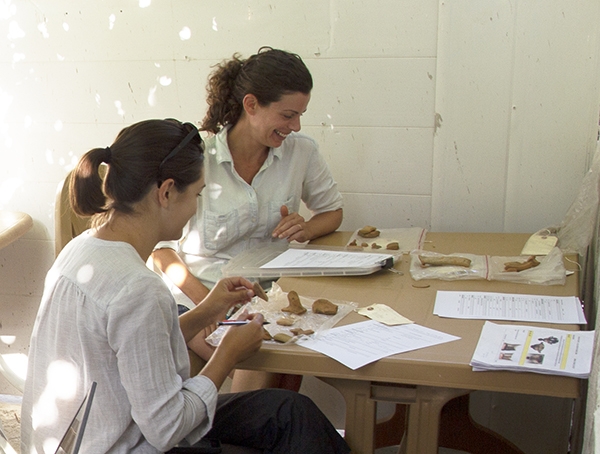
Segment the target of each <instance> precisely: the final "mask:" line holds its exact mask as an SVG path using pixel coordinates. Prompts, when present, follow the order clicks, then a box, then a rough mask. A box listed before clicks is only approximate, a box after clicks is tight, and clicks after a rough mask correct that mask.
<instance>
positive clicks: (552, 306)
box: [433, 290, 586, 324]
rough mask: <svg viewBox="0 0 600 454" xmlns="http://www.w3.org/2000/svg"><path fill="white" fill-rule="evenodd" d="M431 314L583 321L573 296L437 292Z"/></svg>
mask: <svg viewBox="0 0 600 454" xmlns="http://www.w3.org/2000/svg"><path fill="white" fill-rule="evenodd" d="M433 313H434V314H435V315H439V316H440V317H449V318H469V319H483V320H513V321H519V320H520V321H527V322H542V323H574V324H584V323H586V321H585V315H584V313H583V308H582V307H581V302H580V301H579V298H577V297H575V296H545V295H522V294H512V293H487V292H448V291H441V290H440V291H438V292H437V295H436V297H435V306H434V308H433Z"/></svg>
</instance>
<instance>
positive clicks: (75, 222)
mask: <svg viewBox="0 0 600 454" xmlns="http://www.w3.org/2000/svg"><path fill="white" fill-rule="evenodd" d="M101 169H102V170H101V174H102V175H103V174H104V172H105V170H104V169H105V167H104V166H102V167H101ZM70 179H71V172H69V173H68V174H67V177H66V178H65V179H64V180H63V181H62V182H61V183H60V184H59V185H58V190H57V191H56V203H55V205H54V252H55V255H56V256H58V254H59V253H60V251H62V249H63V248H64V247H65V246H66V245H67V243H68V242H69V241H71V240H72V239H73V238H75V237H76V236H77V235H79V234H80V233H82V232H83V231H85V230H87V229H88V228H89V227H90V218H89V217H81V216H78V215H77V214H75V212H74V211H73V210H72V209H71V203H70V201H69V181H70Z"/></svg>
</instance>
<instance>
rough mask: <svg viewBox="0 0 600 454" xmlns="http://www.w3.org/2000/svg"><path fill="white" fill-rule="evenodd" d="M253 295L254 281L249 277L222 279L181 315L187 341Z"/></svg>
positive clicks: (180, 319) (181, 323) (182, 330)
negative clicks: (194, 305)
mask: <svg viewBox="0 0 600 454" xmlns="http://www.w3.org/2000/svg"><path fill="white" fill-rule="evenodd" d="M253 296H254V292H253V291H252V283H251V282H250V281H248V280H247V279H244V278H241V277H232V278H225V279H221V280H220V281H219V282H217V283H216V284H215V286H214V287H213V289H212V290H211V291H210V293H209V294H208V295H207V297H206V298H204V300H202V301H201V302H200V303H199V304H198V305H197V306H196V307H195V308H194V309H192V310H190V311H187V312H186V313H184V314H182V315H180V316H179V326H180V327H181V332H182V333H183V337H184V339H185V342H186V343H188V342H189V341H190V340H191V339H193V338H194V337H195V336H196V334H198V333H199V332H200V330H202V329H204V328H205V327H207V326H208V325H210V324H212V323H215V322H217V321H219V320H222V319H223V318H225V315H226V314H227V312H228V311H229V309H230V308H231V307H233V306H235V305H236V304H244V303H247V302H248V301H250V300H251V299H252V297H253Z"/></svg>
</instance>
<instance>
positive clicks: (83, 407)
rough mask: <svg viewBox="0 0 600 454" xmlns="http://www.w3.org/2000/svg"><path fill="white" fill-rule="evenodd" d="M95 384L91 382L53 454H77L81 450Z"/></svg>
mask: <svg viewBox="0 0 600 454" xmlns="http://www.w3.org/2000/svg"><path fill="white" fill-rule="evenodd" d="M96 385H97V384H96V382H95V381H93V382H92V384H91V386H90V388H89V390H88V392H87V393H86V395H85V397H84V398H83V401H82V402H81V404H80V405H79V408H78V409H77V412H76V413H75V416H73V419H72V420H71V424H69V427H67V430H66V431H65V433H64V435H63V437H62V439H61V440H60V443H59V444H58V447H57V448H56V451H55V453H54V454H78V453H79V449H80V448H81V440H82V439H83V433H84V432H85V427H86V425H87V421H88V417H89V414H90V409H91V407H92V401H93V399H94V394H95V392H96Z"/></svg>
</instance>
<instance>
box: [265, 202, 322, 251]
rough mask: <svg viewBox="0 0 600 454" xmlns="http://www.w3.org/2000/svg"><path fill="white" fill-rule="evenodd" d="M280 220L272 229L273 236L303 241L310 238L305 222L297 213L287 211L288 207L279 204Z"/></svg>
mask: <svg viewBox="0 0 600 454" xmlns="http://www.w3.org/2000/svg"><path fill="white" fill-rule="evenodd" d="M280 212H281V221H279V224H277V227H275V230H273V238H280V239H284V238H285V239H287V240H288V241H298V242H299V243H304V242H305V241H308V240H311V239H312V237H311V235H310V232H309V229H308V228H307V227H308V225H307V222H306V221H305V220H304V218H303V217H302V216H300V215H299V214H298V213H292V214H290V213H289V210H288V207H287V206H285V205H282V206H281V209H280Z"/></svg>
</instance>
